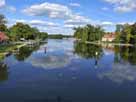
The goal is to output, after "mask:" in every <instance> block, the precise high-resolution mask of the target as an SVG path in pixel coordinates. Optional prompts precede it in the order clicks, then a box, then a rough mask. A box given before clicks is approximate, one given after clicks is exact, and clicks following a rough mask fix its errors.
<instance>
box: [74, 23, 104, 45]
mask: <svg viewBox="0 0 136 102" xmlns="http://www.w3.org/2000/svg"><path fill="white" fill-rule="evenodd" d="M74 30H75V32H74V37H75V38H77V39H80V40H81V41H83V42H85V41H90V42H93V41H99V40H101V39H102V37H103V35H104V30H103V29H102V28H101V27H100V26H93V25H90V24H88V25H86V26H84V27H77V28H74Z"/></svg>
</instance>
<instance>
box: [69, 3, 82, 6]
mask: <svg viewBox="0 0 136 102" xmlns="http://www.w3.org/2000/svg"><path fill="white" fill-rule="evenodd" d="M69 5H70V6H73V7H80V6H81V5H80V4H79V3H70V4H69Z"/></svg>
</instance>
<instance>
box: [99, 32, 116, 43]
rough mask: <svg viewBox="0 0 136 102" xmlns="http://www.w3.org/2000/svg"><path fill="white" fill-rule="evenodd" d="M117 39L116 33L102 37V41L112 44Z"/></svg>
mask: <svg viewBox="0 0 136 102" xmlns="http://www.w3.org/2000/svg"><path fill="white" fill-rule="evenodd" d="M115 38H116V34H115V33H107V34H105V35H104V36H103V37H102V41H103V42H112V41H114V40H115Z"/></svg>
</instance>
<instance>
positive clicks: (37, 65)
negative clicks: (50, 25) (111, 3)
mask: <svg viewBox="0 0 136 102" xmlns="http://www.w3.org/2000/svg"><path fill="white" fill-rule="evenodd" d="M135 52H136V48H134V47H118V46H112V45H103V46H98V45H91V44H83V43H80V42H74V40H73V39H65V40H53V39H52V40H48V43H47V44H42V45H40V46H36V47H28V46H26V47H23V48H21V49H20V50H19V51H18V53H15V54H12V55H11V56H9V57H6V58H5V59H3V61H1V63H0V67H1V69H0V102H11V101H14V102H15V101H17V102H24V101H25V102H31V101H32V102H111V101H116V102H118V101H121V102H130V101H133V100H136V98H135V97H136V91H135V90H136V54H135Z"/></svg>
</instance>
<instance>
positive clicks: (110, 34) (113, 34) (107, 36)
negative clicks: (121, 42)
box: [104, 33, 116, 38]
mask: <svg viewBox="0 0 136 102" xmlns="http://www.w3.org/2000/svg"><path fill="white" fill-rule="evenodd" d="M115 37H116V34H115V33H108V34H106V35H104V38H115Z"/></svg>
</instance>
